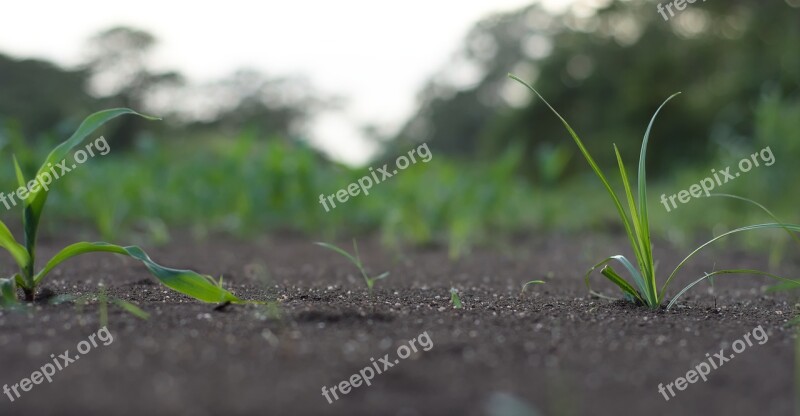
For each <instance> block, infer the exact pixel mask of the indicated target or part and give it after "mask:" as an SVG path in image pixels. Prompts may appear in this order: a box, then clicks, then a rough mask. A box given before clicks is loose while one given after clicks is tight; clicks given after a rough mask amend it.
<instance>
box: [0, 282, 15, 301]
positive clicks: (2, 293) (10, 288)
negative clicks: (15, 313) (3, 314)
mask: <svg viewBox="0 0 800 416" xmlns="http://www.w3.org/2000/svg"><path fill="white" fill-rule="evenodd" d="M16 304H17V286H16V285H15V284H14V279H6V278H2V279H0V306H13V305H16Z"/></svg>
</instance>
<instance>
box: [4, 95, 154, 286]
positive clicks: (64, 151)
mask: <svg viewBox="0 0 800 416" xmlns="http://www.w3.org/2000/svg"><path fill="white" fill-rule="evenodd" d="M125 114H132V115H137V116H140V117H144V118H146V119H148V120H159V119H158V118H157V117H151V116H146V115H143V114H139V113H137V112H136V111H133V110H131V109H129V108H114V109H110V110H103V111H98V112H96V113H94V114H92V115H90V116H89V117H86V119H84V120H83V122H82V123H81V125H80V126H78V129H77V130H76V131H75V133H73V134H72V136H70V137H69V138H68V139H67V140H65V141H64V142H62V143H61V144H59V145H58V146H56V147H55V148H54V149H53V150H52V151H51V152H50V154H49V155H47V158H46V159H45V161H44V163H42V166H41V167H40V168H39V170H38V171H37V172H36V175H34V177H33V178H32V179H38V178H40V177H41V176H42V175H44V174H45V173H46V174H47V175H50V173H49V171H50V168H51V166H49V165H52V166H55V165H57V164H58V163H59V162H60V161H61V160H63V159H65V158H66V157H67V155H68V154H69V152H70V150H72V149H73V148H74V147H75V146H77V145H79V144H80V143H81V142H82V141H83V140H84V139H85V138H86V137H87V136H89V135H90V134H91V133H92V132H94V131H95V130H97V129H98V128H99V127H101V126H102V125H104V124H105V123H107V122H108V121H110V120H112V119H114V118H116V117H119V116H121V115H125ZM50 176H52V175H50ZM17 178H18V179H20V178H22V173H21V171H20V170H19V169H18V172H17ZM55 180H56V179H53V182H55ZM22 186H24V185H22ZM51 186H52V185H51ZM49 188H50V187H48V189H45V188H43V187H39V189H37V190H36V191H35V192H31V193H30V195H29V196H28V198H27V199H26V200H25V208H24V212H23V224H24V228H25V247H26V248H27V250H28V254H29V256H30V264H28V265H27V267H24V270H25V273H26V274H28V275H32V274H33V261H34V258H35V248H36V234H37V231H38V229H39V220H40V219H41V215H42V211H43V209H44V204H45V202H46V201H47V195H48V193H49Z"/></svg>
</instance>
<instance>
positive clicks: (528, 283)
mask: <svg viewBox="0 0 800 416" xmlns="http://www.w3.org/2000/svg"><path fill="white" fill-rule="evenodd" d="M543 284H544V280H531V281H530V282H527V283H525V284H524V285H522V292H524V291H525V289H527V288H528V286H530V285H543Z"/></svg>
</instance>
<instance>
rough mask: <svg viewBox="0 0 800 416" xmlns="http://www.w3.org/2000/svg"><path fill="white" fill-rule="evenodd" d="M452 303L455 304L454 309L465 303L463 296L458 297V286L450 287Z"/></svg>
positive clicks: (461, 306)
mask: <svg viewBox="0 0 800 416" xmlns="http://www.w3.org/2000/svg"><path fill="white" fill-rule="evenodd" d="M450 303H452V304H453V308H454V309H461V308H463V307H464V305H463V304H462V303H461V298H460V297H458V290H456V288H454V287H451V288H450Z"/></svg>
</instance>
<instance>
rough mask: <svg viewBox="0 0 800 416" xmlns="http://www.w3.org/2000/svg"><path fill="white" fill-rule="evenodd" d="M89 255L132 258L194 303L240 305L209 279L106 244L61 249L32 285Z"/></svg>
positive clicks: (133, 248)
mask: <svg viewBox="0 0 800 416" xmlns="http://www.w3.org/2000/svg"><path fill="white" fill-rule="evenodd" d="M93 252H109V253H116V254H122V255H126V256H129V257H132V258H135V259H137V260H139V261H141V262H142V263H144V265H145V266H146V267H147V269H148V270H150V273H151V274H153V276H155V277H156V278H158V280H159V281H161V283H162V284H163V285H164V286H167V287H168V288H170V289H172V290H175V291H176V292H180V293H183V294H184V295H187V296H191V297H193V298H195V299H197V300H200V301H203V302H209V303H221V302H232V303H241V301H240V300H239V299H238V298H237V297H236V296H234V295H232V294H231V293H230V292H228V291H227V290H225V289H223V288H221V287H218V286H217V285H215V284H213V283H211V281H210V280H213V279H210V277H207V276H203V275H201V274H198V273H196V272H194V271H191V270H179V269H171V268H168V267H163V266H161V265H159V264H157V263H155V262H154V261H153V260H151V259H150V257H149V256H148V255H147V253H145V252H144V251H143V250H142V249H141V248H139V247H136V246H127V247H123V246H118V245H114V244H109V243H102V242H100V243H88V242H81V243H75V244H72V245H69V246H67V247H65V248H64V249H63V250H61V251H60V252H58V254H56V255H55V256H53V258H52V259H50V261H48V262H47V264H46V265H45V267H44V268H43V269H42V270H41V271H40V272H39V273H37V274H36V277H35V279H34V281H35V282H36V284H39V282H41V280H42V279H43V278H44V277H45V276H46V275H47V273H49V272H50V271H51V270H52V269H53V268H54V267H56V266H58V265H59V264H61V263H62V262H64V261H65V260H67V259H69V258H72V257H74V256H77V255H81V254H85V253H93Z"/></svg>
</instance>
